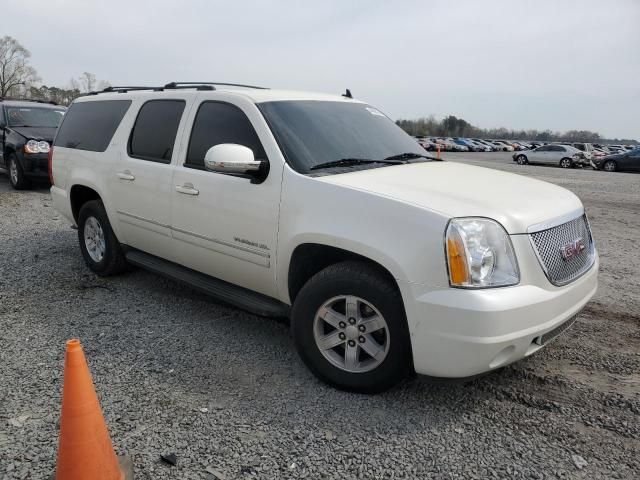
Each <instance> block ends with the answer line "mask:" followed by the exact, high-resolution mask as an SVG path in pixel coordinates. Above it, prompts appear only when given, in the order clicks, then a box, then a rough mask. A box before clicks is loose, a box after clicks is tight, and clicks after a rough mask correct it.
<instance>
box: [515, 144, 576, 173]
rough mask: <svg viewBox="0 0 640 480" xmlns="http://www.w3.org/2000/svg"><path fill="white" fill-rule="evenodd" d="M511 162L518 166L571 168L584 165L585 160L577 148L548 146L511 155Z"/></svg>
mask: <svg viewBox="0 0 640 480" xmlns="http://www.w3.org/2000/svg"><path fill="white" fill-rule="evenodd" d="M513 161H514V162H518V164H519V165H526V164H528V163H540V164H546V165H558V166H560V167H562V168H571V167H574V166H576V165H580V166H582V165H584V163H585V161H586V160H585V158H584V155H583V154H582V152H581V151H580V150H578V149H577V148H574V147H571V146H569V145H555V144H549V145H543V146H541V147H538V148H534V149H533V150H529V151H526V152H516V153H514V154H513Z"/></svg>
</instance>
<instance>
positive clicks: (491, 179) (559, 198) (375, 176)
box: [317, 161, 583, 234]
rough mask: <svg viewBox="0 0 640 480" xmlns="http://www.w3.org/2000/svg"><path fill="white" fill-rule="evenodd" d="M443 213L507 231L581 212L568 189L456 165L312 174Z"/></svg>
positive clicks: (576, 199)
mask: <svg viewBox="0 0 640 480" xmlns="http://www.w3.org/2000/svg"><path fill="white" fill-rule="evenodd" d="M317 179H318V180H320V181H323V182H329V183H332V184H335V185H341V186H344V187H347V188H353V189H357V190H361V191H366V192H369V193H372V194H375V195H380V196H384V197H388V198H392V199H394V200H398V201H401V202H406V203H409V204H412V205H417V206H419V207H422V208H426V209H429V210H433V211H437V212H440V213H442V214H444V215H446V216H449V217H473V216H478V217H488V218H492V219H494V220H497V221H498V222H500V223H501V224H502V226H503V227H504V228H505V229H506V230H507V232H508V233H510V234H518V233H527V228H528V227H530V226H532V225H536V224H539V223H543V222H548V221H550V220H553V219H556V218H558V217H561V216H564V215H567V214H569V213H571V212H576V216H577V215H578V214H579V213H578V212H579V211H582V209H583V207H582V202H580V199H578V197H576V196H575V195H574V194H573V193H572V192H570V191H569V190H566V189H564V188H562V187H558V186H556V185H553V184H551V183H547V182H543V181H541V180H535V179H532V178H528V177H524V176H522V175H517V174H513V173H506V172H501V171H499V170H492V169H489V168H483V167H475V166H472V165H465V164H462V163H450V162H437V161H433V162H424V163H414V164H406V165H397V166H392V167H381V168H373V169H369V170H359V171H355V172H349V173H344V174H337V175H328V176H325V177H319V178H317Z"/></svg>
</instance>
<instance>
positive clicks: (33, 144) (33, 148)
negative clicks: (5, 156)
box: [24, 140, 40, 153]
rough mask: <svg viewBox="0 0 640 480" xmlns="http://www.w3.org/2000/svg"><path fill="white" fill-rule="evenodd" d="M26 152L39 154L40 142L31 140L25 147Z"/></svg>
mask: <svg viewBox="0 0 640 480" xmlns="http://www.w3.org/2000/svg"><path fill="white" fill-rule="evenodd" d="M24 151H25V152H27V153H38V152H39V151H40V149H39V148H38V142H37V141H36V140H29V141H28V142H27V143H26V144H25V146H24Z"/></svg>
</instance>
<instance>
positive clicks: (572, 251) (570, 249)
mask: <svg viewBox="0 0 640 480" xmlns="http://www.w3.org/2000/svg"><path fill="white" fill-rule="evenodd" d="M585 248H587V247H586V246H585V245H584V241H583V240H582V238H577V239H575V240H574V241H573V242H569V243H567V244H566V245H563V246H562V247H560V255H562V258H563V259H564V261H565V262H568V261H569V260H571V259H572V258H575V257H577V256H578V255H580V254H581V253H582V252H583V251H584V249H585Z"/></svg>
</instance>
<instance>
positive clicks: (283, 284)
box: [49, 83, 598, 392]
mask: <svg viewBox="0 0 640 480" xmlns="http://www.w3.org/2000/svg"><path fill="white" fill-rule="evenodd" d="M425 154H426V152H425V151H424V149H423V148H422V147H420V146H419V145H418V144H417V143H416V141H415V140H414V139H413V138H411V137H410V136H408V135H407V134H406V133H405V132H403V131H402V130H401V129H400V127H398V126H397V125H396V124H395V123H394V122H393V121H392V120H390V119H389V118H388V117H387V116H386V115H384V114H383V113H382V112H380V110H378V109H376V108H375V107H372V106H370V105H368V104H366V103H364V102H361V101H357V100H354V99H352V98H345V97H344V96H337V95H325V94H315V93H304V92H292V91H280V90H269V89H261V88H252V87H246V86H229V85H221V84H197V85H193V84H178V83H170V84H167V85H165V86H163V87H153V88H146V87H137V88H132V87H120V88H118V87H110V88H108V89H106V90H105V91H104V92H99V93H97V94H94V95H88V96H84V97H81V98H79V99H77V100H75V101H74V103H73V104H72V105H71V107H70V108H69V110H68V112H67V114H66V115H65V118H64V121H63V123H62V125H61V127H60V128H59V130H58V133H57V135H56V138H55V141H54V146H53V149H52V152H51V154H50V156H49V162H50V163H49V171H50V172H51V182H52V185H53V186H52V187H51V195H52V197H53V201H54V202H55V206H56V208H57V209H58V210H59V211H60V212H61V213H62V214H63V215H64V216H65V217H66V218H67V219H68V220H69V222H70V223H71V224H73V225H77V228H78V240H79V244H80V251H81V253H82V256H83V257H84V261H85V263H86V265H87V266H88V268H89V269H91V270H92V271H93V272H95V273H96V274H98V275H101V276H107V275H113V274H117V273H119V272H122V271H123V270H124V269H125V268H126V266H127V264H133V265H137V266H140V267H143V268H146V269H149V270H151V271H153V272H156V273H158V274H161V275H165V276H167V277H170V278H173V279H176V280H178V281H180V282H183V283H186V284H189V285H191V286H193V288H194V289H196V290H198V291H200V292H202V293H205V294H209V295H212V296H214V297H216V298H218V299H219V300H221V301H224V302H226V303H229V304H231V305H235V306H238V307H241V308H243V309H246V310H249V311H251V312H254V313H256V314H259V315H265V316H287V317H290V319H291V328H292V331H293V338H294V341H295V344H296V346H297V349H298V352H299V354H300V356H301V358H302V359H303V361H304V362H305V364H306V365H307V366H308V367H309V368H310V369H311V370H312V371H313V372H314V373H315V374H316V375H317V376H318V377H319V378H321V379H322V380H324V381H326V382H328V383H330V384H332V385H335V386H337V387H339V388H344V389H348V390H353V391H359V392H375V391H381V390H385V389H387V388H389V387H391V386H393V385H394V384H396V383H397V382H399V381H400V380H401V379H403V378H404V377H406V376H408V375H410V374H411V373H413V372H417V373H419V374H425V375H430V376H434V377H449V378H465V377H470V376H474V375H477V374H480V373H483V372H487V371H490V370H495V369H498V368H500V367H503V366H505V365H508V364H510V363H512V362H514V361H517V360H520V359H522V358H525V357H528V356H530V355H532V354H534V353H535V352H537V351H538V350H540V349H541V348H543V347H544V346H545V345H546V344H548V343H549V342H550V341H551V340H553V339H554V338H555V337H556V336H557V335H559V334H560V333H562V332H563V331H565V330H566V329H567V328H568V327H570V326H571V324H572V323H573V321H574V320H575V318H576V316H577V315H578V314H579V312H580V310H581V309H582V308H583V307H584V305H585V304H586V303H587V302H588V301H589V299H590V298H591V297H592V296H593V294H594V293H595V291H596V288H597V272H598V255H597V253H596V249H595V245H594V242H593V240H592V237H591V230H590V228H589V222H588V221H587V217H586V214H585V211H584V207H583V205H582V203H581V202H580V200H579V199H578V197H576V196H575V195H574V194H573V193H571V192H570V191H568V190H565V189H564V188H561V187H558V186H556V185H552V184H550V183H546V182H542V181H539V180H535V179H532V178H527V177H524V176H521V175H514V174H510V173H506V172H501V171H497V170H490V169H485V168H480V167H475V166H470V165H463V164H460V163H450V162H443V161H437V160H435V159H433V158H431V157H429V156H428V155H425ZM523 199H535V200H534V201H530V202H526V201H523ZM126 281H127V280H126V279H124V280H122V281H121V282H125V283H126ZM149 288H163V289H165V290H166V291H165V294H166V295H167V301H171V298H170V295H171V291H170V289H166V288H165V287H163V286H157V285H155V286H150V287H149ZM121 320H122V321H127V318H126V317H124V316H123V318H122V319H121ZM211 348H212V349H215V348H216V346H215V342H214V340H212V345H211ZM274 348H275V347H274ZM246 354H247V355H249V354H250V352H247V353H246ZM238 355H242V352H238ZM239 361H241V360H239ZM201 367H202V368H206V365H203V366H201Z"/></svg>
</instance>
